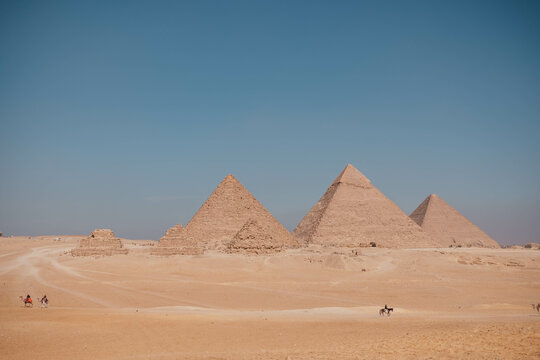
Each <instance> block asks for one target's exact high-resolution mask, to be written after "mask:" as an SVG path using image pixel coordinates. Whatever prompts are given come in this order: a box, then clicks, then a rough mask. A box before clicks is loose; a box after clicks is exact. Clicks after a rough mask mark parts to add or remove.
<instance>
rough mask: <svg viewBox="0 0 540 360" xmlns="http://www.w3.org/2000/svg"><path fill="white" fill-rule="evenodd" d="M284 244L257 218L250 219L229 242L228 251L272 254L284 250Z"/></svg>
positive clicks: (248, 253)
mask: <svg viewBox="0 0 540 360" xmlns="http://www.w3.org/2000/svg"><path fill="white" fill-rule="evenodd" d="M283 247H284V244H283V242H282V241H278V240H276V239H274V238H273V237H272V235H270V234H269V233H268V231H267V230H266V229H265V228H263V227H262V226H261V225H260V224H259V223H258V222H257V221H256V220H253V219H249V220H248V221H246V223H245V224H244V226H242V228H241V229H240V230H239V231H238V232H237V233H236V235H234V237H233V239H232V240H231V241H230V242H229V243H228V244H227V248H226V250H225V251H226V252H228V253H240V254H247V255H262V254H272V253H276V252H280V251H282V250H283Z"/></svg>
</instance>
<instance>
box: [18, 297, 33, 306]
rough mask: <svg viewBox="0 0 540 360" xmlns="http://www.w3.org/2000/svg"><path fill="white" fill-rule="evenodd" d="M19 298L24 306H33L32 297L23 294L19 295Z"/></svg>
mask: <svg viewBox="0 0 540 360" xmlns="http://www.w3.org/2000/svg"><path fill="white" fill-rule="evenodd" d="M19 300H21V301H22V302H23V303H24V307H34V304H33V303H32V299H27V298H25V297H24V296H22V295H21V296H19Z"/></svg>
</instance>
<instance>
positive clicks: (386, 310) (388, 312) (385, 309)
mask: <svg viewBox="0 0 540 360" xmlns="http://www.w3.org/2000/svg"><path fill="white" fill-rule="evenodd" d="M393 311H394V308H382V309H381V310H379V316H383V315H385V314H386V316H390V313H391V312H393Z"/></svg>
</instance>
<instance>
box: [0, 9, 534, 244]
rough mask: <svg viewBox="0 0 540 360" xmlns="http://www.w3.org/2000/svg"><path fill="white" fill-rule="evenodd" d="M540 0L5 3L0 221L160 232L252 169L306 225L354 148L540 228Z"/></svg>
mask: <svg viewBox="0 0 540 360" xmlns="http://www.w3.org/2000/svg"><path fill="white" fill-rule="evenodd" d="M539 95H540V2H538V1H516V0H512V1H350V2H347V1H190V2H187V1H186V2H182V1H69V2H68V1H66V2H59V1H23V0H17V1H5V0H4V1H1V2H0V231H1V232H4V233H5V234H6V235H11V234H14V235H47V234H51V235H52V234H88V233H90V231H92V230H93V229H94V228H100V227H107V228H112V229H113V230H115V232H116V233H117V235H119V236H122V237H130V238H150V239H158V238H159V237H160V236H162V235H163V234H164V232H165V231H166V229H167V228H168V227H170V226H172V225H175V224H176V223H182V224H184V225H185V224H186V223H187V222H188V221H189V219H190V218H191V217H192V216H193V214H195V212H196V211H197V210H198V209H199V207H200V206H201V205H202V204H203V202H204V201H205V199H206V198H207V197H208V196H209V195H210V194H211V192H212V191H213V190H214V189H215V187H216V186H217V185H218V183H219V182H220V181H221V180H222V179H223V178H224V177H225V176H226V175H227V174H228V173H232V174H234V175H235V176H236V177H237V178H238V179H239V180H240V181H241V182H242V183H243V184H244V185H245V186H246V187H247V189H248V190H250V191H251V192H252V193H253V194H254V195H255V197H257V199H258V200H259V201H261V202H262V203H263V205H264V206H265V207H266V208H267V209H269V210H270V211H271V212H272V213H273V214H274V216H275V217H276V218H277V219H278V220H279V221H280V222H282V223H283V224H284V225H285V226H286V227H287V228H288V229H289V230H292V229H294V227H295V226H296V225H297V223H298V222H299V221H300V220H301V218H302V217H303V216H304V215H305V213H306V212H307V211H308V210H309V209H310V208H311V207H312V206H313V205H314V204H315V203H316V202H317V201H318V199H319V198H320V197H321V195H322V194H323V193H324V191H325V190H326V189H327V187H328V186H329V185H330V183H331V182H332V181H333V179H334V178H335V177H336V176H337V175H338V174H339V173H340V171H341V170H342V169H343V168H344V167H345V165H346V164H347V163H351V164H353V165H354V166H355V167H356V168H358V169H359V170H360V171H361V172H363V173H364V174H365V175H366V176H367V177H368V178H370V179H371V180H372V182H373V183H374V184H375V186H377V187H378V188H379V189H380V190H381V191H382V192H383V193H385V194H386V195H387V196H388V197H389V198H390V199H392V200H393V201H395V202H396V204H398V205H399V206H400V207H401V209H403V210H404V211H405V212H406V213H408V214H409V213H410V212H412V211H413V210H414V209H415V208H416V206H417V205H418V204H420V203H421V202H422V201H423V200H424V199H425V198H426V197H427V196H428V195H429V194H430V193H437V194H438V195H439V196H441V197H442V198H443V199H445V200H446V201H447V202H448V203H450V205H452V206H454V207H455V208H456V209H457V210H459V211H460V212H461V213H463V214H464V215H465V216H467V217H468V218H469V219H470V220H471V221H473V222H474V223H476V224H477V225H479V226H480V227H481V228H482V229H483V230H484V231H486V232H487V233H488V234H489V235H491V236H492V237H493V238H494V239H495V240H497V241H499V242H500V243H502V244H511V243H526V242H531V241H540V187H539V184H540V180H539V179H540V161H539V158H540V145H539V143H540V142H539V136H540V96H539Z"/></svg>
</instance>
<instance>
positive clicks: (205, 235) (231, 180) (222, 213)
mask: <svg viewBox="0 0 540 360" xmlns="http://www.w3.org/2000/svg"><path fill="white" fill-rule="evenodd" d="M249 219H253V220H256V221H257V223H258V224H259V225H260V226H261V227H262V228H263V229H264V230H265V231H266V233H267V234H269V235H270V236H271V237H272V239H273V240H274V241H276V242H277V243H280V244H283V245H284V246H285V247H297V246H298V243H297V242H296V240H295V239H294V238H293V237H292V236H291V234H290V233H289V231H287V229H285V228H284V227H283V225H281V224H280V223H279V222H278V221H277V220H276V219H275V218H274V217H273V216H272V214H270V212H269V211H268V210H266V209H265V208H264V206H263V205H262V204H261V203H260V202H259V201H258V200H257V199H255V197H254V196H253V195H251V193H250V192H249V191H248V190H247V189H246V188H245V187H244V186H243V185H242V184H241V183H240V182H239V181H238V180H237V179H236V178H235V177H234V176H233V175H227V176H226V177H225V179H223V181H222V182H221V183H220V184H219V185H218V187H217V188H216V189H215V190H214V192H213V193H212V195H210V197H209V198H208V199H207V200H206V202H205V203H204V204H203V206H201V208H200V209H199V211H197V213H196V214H195V215H194V216H193V218H192V219H191V220H190V221H189V223H188V224H187V225H186V227H185V229H184V235H183V236H186V237H188V238H189V239H193V240H194V241H195V242H196V244H197V246H199V247H200V248H202V249H224V248H225V247H226V245H227V244H228V243H229V242H230V241H231V240H232V239H233V237H234V236H235V234H236V233H237V232H238V231H239V230H240V229H241V228H242V226H243V225H244V224H245V223H246V222H247V221H248V220H249Z"/></svg>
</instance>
